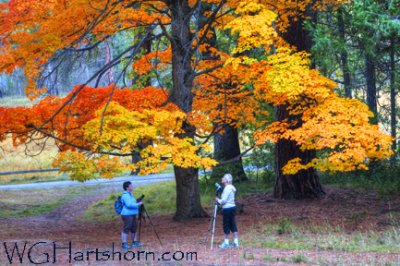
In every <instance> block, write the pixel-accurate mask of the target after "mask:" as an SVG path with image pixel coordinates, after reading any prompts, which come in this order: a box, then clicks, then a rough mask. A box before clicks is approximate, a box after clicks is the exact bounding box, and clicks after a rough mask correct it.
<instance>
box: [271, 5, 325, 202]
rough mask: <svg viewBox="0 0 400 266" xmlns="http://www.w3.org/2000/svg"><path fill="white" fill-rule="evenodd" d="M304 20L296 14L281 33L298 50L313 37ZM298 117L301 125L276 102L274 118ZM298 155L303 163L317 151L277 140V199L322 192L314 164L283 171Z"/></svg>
mask: <svg viewBox="0 0 400 266" xmlns="http://www.w3.org/2000/svg"><path fill="white" fill-rule="evenodd" d="M306 12H307V13H308V16H309V17H311V18H312V19H314V21H315V15H316V14H315V13H313V12H311V11H310V9H309V10H308V11H306ZM303 22H304V21H303V20H302V19H301V18H299V19H298V20H296V21H291V24H290V26H289V28H288V30H287V32H285V33H283V34H281V35H282V37H283V38H284V39H285V40H286V41H287V42H288V43H289V44H291V45H293V46H295V47H296V48H297V50H298V51H308V52H309V51H310V49H311V46H312V40H311V37H310V35H309V33H308V32H307V30H306V29H305V28H304V26H303ZM285 119H288V120H289V121H297V125H298V126H300V125H301V121H300V117H293V116H290V115H289V112H288V111H287V108H286V106H282V105H281V106H277V107H276V110H275V121H283V120H285ZM297 157H298V158H300V159H301V160H302V162H303V163H306V162H309V161H311V160H312V159H313V158H315V157H316V152H315V151H314V150H311V151H305V152H303V151H301V149H300V146H299V145H298V144H297V143H296V142H294V141H291V140H279V141H278V142H277V143H276V145H275V172H276V179H275V186H274V197H275V198H280V199H300V198H318V197H320V196H322V195H324V194H325V192H324V190H323V189H322V186H321V184H320V181H319V178H318V175H317V173H316V171H315V169H314V168H310V169H308V170H307V171H299V172H298V173H297V174H295V175H284V174H283V173H282V167H283V166H284V165H285V164H286V163H287V162H288V161H290V160H292V159H294V158H297Z"/></svg>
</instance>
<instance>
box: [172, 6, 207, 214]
mask: <svg viewBox="0 0 400 266" xmlns="http://www.w3.org/2000/svg"><path fill="white" fill-rule="evenodd" d="M168 5H169V7H170V9H171V38H172V42H171V43H172V44H171V45H172V80H173V90H172V94H171V101H172V102H174V103H175V104H177V105H178V106H179V108H180V109H181V110H182V111H184V112H186V113H187V112H190V111H191V110H192V102H193V93H192V87H193V79H194V71H193V69H192V66H191V61H190V60H191V58H192V54H193V51H192V39H193V38H192V34H191V32H190V14H191V9H190V7H189V5H188V2H187V1H184V0H178V1H169V2H168ZM183 129H184V133H183V134H181V135H180V136H179V137H181V138H185V137H189V138H194V133H195V129H194V128H193V127H192V126H190V125H188V124H186V123H184V125H183ZM174 172H175V180H176V195H177V197H176V213H175V216H174V219H176V220H183V219H187V218H193V217H204V216H206V215H207V214H206V213H205V211H204V210H203V208H202V207H201V204H200V193H199V189H198V169H195V168H181V167H177V166H174Z"/></svg>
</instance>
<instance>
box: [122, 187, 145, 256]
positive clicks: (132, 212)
mask: <svg viewBox="0 0 400 266" xmlns="http://www.w3.org/2000/svg"><path fill="white" fill-rule="evenodd" d="M122 186H123V188H124V192H123V193H122V195H121V201H122V204H123V208H122V211H121V217H122V221H123V222H124V226H123V228H122V233H121V238H122V248H131V247H137V246H142V244H141V243H140V242H139V241H135V236H136V215H137V214H138V213H139V207H140V205H142V204H143V202H136V199H135V197H133V195H132V190H133V186H132V183H131V182H129V181H126V182H124V184H123V185H122ZM129 233H131V239H132V245H129V244H128V243H127V239H128V234H129Z"/></svg>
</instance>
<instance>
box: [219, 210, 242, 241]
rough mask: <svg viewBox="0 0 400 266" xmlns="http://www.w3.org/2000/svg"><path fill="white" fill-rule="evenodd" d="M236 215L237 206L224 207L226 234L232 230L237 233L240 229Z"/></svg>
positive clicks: (223, 220)
mask: <svg viewBox="0 0 400 266" xmlns="http://www.w3.org/2000/svg"><path fill="white" fill-rule="evenodd" d="M235 216H236V207H232V208H226V209H222V224H223V226H224V233H225V234H226V235H227V234H229V233H230V232H232V233H235V232H237V231H238V230H237V226H236V219H235Z"/></svg>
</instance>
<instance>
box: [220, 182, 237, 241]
mask: <svg viewBox="0 0 400 266" xmlns="http://www.w3.org/2000/svg"><path fill="white" fill-rule="evenodd" d="M221 182H222V184H224V186H225V187H224V190H223V191H222V194H221V198H220V199H219V198H218V197H216V199H215V200H216V201H218V203H219V204H221V205H222V214H223V219H222V223H223V227H224V233H225V241H224V242H223V243H222V244H221V245H219V247H220V248H227V247H230V245H229V234H230V232H232V233H233V236H234V240H233V244H232V246H233V247H238V246H239V240H238V230H237V226H236V219H235V216H236V204H235V193H236V188H235V187H234V186H233V185H232V175H231V174H225V175H224V176H223V177H222V179H221Z"/></svg>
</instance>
